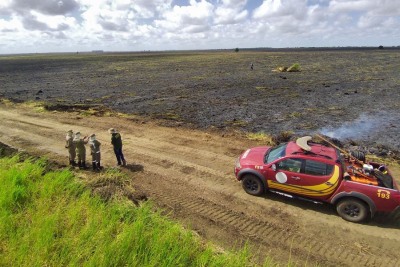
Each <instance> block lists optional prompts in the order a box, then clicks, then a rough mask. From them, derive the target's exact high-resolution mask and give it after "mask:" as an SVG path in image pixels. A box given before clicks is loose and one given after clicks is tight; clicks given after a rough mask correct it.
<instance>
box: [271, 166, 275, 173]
mask: <svg viewBox="0 0 400 267" xmlns="http://www.w3.org/2000/svg"><path fill="white" fill-rule="evenodd" d="M271 169H272V170H273V171H274V172H276V165H275V164H272V165H271Z"/></svg>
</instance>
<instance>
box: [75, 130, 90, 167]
mask: <svg viewBox="0 0 400 267" xmlns="http://www.w3.org/2000/svg"><path fill="white" fill-rule="evenodd" d="M73 142H74V144H75V146H76V154H77V156H78V166H79V168H82V169H86V168H87V167H86V147H85V145H86V144H87V142H88V140H87V138H86V136H85V137H84V138H82V139H81V134H80V132H77V133H76V134H75V137H74V141H73Z"/></svg>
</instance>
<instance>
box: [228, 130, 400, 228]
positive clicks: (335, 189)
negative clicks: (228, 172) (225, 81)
mask: <svg viewBox="0 0 400 267" xmlns="http://www.w3.org/2000/svg"><path fill="white" fill-rule="evenodd" d="M341 152H343V151H341V150H340V149H339V148H338V147H335V146H331V145H325V144H321V143H313V142H311V137H310V136H306V137H302V138H299V139H297V141H291V142H288V143H284V144H280V145H278V146H276V147H268V146H262V147H254V148H250V149H247V150H246V151H245V152H244V153H243V154H242V155H240V157H239V158H238V159H237V161H236V165H235V175H236V178H237V179H238V180H239V181H241V182H242V186H243V189H244V190H245V191H246V192H247V193H248V194H250V195H256V196H259V195H262V194H264V193H265V192H266V191H272V192H275V193H279V194H282V195H285V196H288V197H292V198H296V197H298V198H303V199H308V200H312V201H313V202H327V203H331V204H333V205H335V206H336V210H337V212H338V214H339V215H340V216H341V217H342V218H343V219H345V220H347V221H351V222H362V221H364V220H366V219H367V218H372V217H373V216H374V214H375V213H376V212H377V211H380V212H392V211H394V210H396V209H400V192H399V187H398V185H397V184H396V182H395V180H394V179H393V177H392V175H391V173H390V171H389V170H388V168H387V166H385V165H384V164H379V163H376V162H365V157H364V158H362V160H364V161H361V160H359V159H358V158H356V157H354V156H352V155H351V154H347V153H345V154H343V153H341Z"/></svg>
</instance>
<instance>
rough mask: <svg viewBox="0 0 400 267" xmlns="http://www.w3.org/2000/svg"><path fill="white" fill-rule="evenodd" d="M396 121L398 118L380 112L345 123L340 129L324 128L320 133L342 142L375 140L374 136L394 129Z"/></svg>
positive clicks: (363, 115)
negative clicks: (347, 140) (345, 140)
mask: <svg viewBox="0 0 400 267" xmlns="http://www.w3.org/2000/svg"><path fill="white" fill-rule="evenodd" d="M397 117H398V116H397ZM396 121H397V122H398V118H396V116H393V115H390V114H388V113H387V112H379V113H378V114H374V115H368V114H365V113H363V114H361V115H360V117H358V118H357V119H356V120H354V121H351V122H345V123H343V124H342V126H340V127H338V128H333V127H324V128H322V129H320V130H319V132H320V133H321V134H323V135H326V136H329V137H331V138H336V139H341V140H343V139H354V140H360V139H364V140H365V139H370V138H374V136H377V135H384V134H385V129H388V128H391V127H393V125H394V124H395V123H396ZM396 124H397V123H396Z"/></svg>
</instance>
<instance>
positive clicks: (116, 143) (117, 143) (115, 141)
mask: <svg viewBox="0 0 400 267" xmlns="http://www.w3.org/2000/svg"><path fill="white" fill-rule="evenodd" d="M108 132H109V133H110V134H111V144H112V145H113V147H114V153H115V157H116V158H117V163H118V165H121V164H122V166H126V161H125V158H124V154H123V153H122V138H121V134H120V133H119V132H118V131H117V130H115V129H114V128H110V129H109V130H108Z"/></svg>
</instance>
